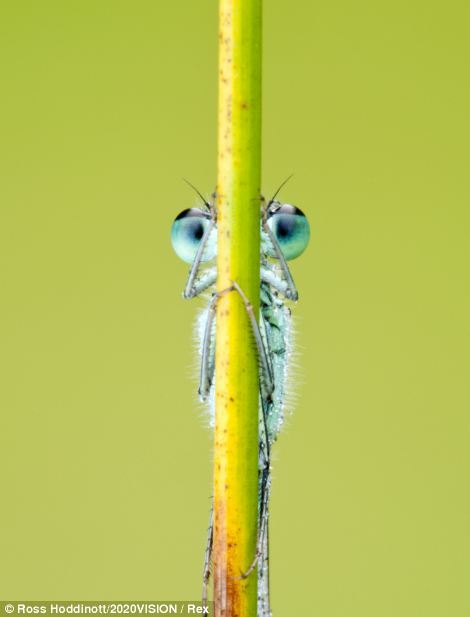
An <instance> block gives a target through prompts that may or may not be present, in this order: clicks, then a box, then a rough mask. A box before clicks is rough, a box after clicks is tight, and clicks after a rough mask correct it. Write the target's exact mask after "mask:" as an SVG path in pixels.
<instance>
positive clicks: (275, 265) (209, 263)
mask: <svg viewBox="0 0 470 617" xmlns="http://www.w3.org/2000/svg"><path fill="white" fill-rule="evenodd" d="M188 184H189V183H188ZM284 184H285V182H284V183H283V184H282V185H281V186H280V187H279V189H278V190H277V191H276V193H275V194H274V196H273V198H272V199H271V200H270V201H269V202H268V203H266V202H265V201H264V199H263V198H260V224H261V230H260V233H261V255H260V268H261V269H260V279H261V289H260V313H259V317H258V319H256V317H255V316H254V315H253V312H252V311H251V305H250V303H249V300H248V298H246V296H245V294H244V292H243V290H242V289H241V288H240V287H239V285H238V283H237V282H236V281H234V282H233V285H232V287H231V288H230V289H229V290H225V291H235V292H238V293H239V294H240V296H241V297H242V300H243V301H244V303H245V306H246V307H247V310H248V314H249V317H250V321H251V327H252V329H253V334H254V338H255V341H256V345H257V350H258V357H259V364H260V411H259V500H258V540H257V547H256V554H255V555H254V558H253V562H252V564H251V565H250V567H249V568H248V570H247V571H246V572H245V573H244V575H243V576H244V577H246V576H248V575H249V574H250V573H251V572H252V571H253V569H254V568H255V567H256V566H258V617H269V616H270V614H271V612H270V607H269V586H268V504H269V493H270V482H271V479H270V472H271V467H270V452H271V446H272V444H273V443H274V441H275V440H276V438H277V435H278V433H279V431H280V429H281V426H282V424H283V420H284V408H285V381H286V372H287V365H288V359H289V355H290V351H291V318H290V309H289V308H288V307H287V306H286V304H285V300H292V301H296V300H297V299H298V293H297V289H296V287H295V284H294V280H293V278H292V276H291V273H290V271H289V267H288V265H287V261H289V260H291V259H295V258H296V257H298V256H299V255H301V254H302V253H303V252H304V250H305V248H306V247H307V244H308V241H309V237H310V226H309V223H308V221H307V218H306V217H305V215H304V214H303V212H302V211H301V210H299V208H296V207H295V206H292V205H290V204H283V203H281V202H280V201H277V200H276V197H277V195H278V193H279V191H280V189H281V188H282V186H284ZM191 186H192V185H191ZM193 188H194V189H195V187H193ZM195 190H196V192H197V193H198V195H199V197H200V198H201V199H202V202H203V207H202V208H190V209H187V210H184V211H183V212H181V214H179V215H178V216H177V217H176V219H175V221H174V222H173V226H172V229H171V241H172V244H173V248H174V250H175V252H176V254H177V255H178V257H180V258H181V259H182V260H183V261H185V262H187V263H189V264H191V268H190V271H189V276H188V280H187V283H186V287H185V289H184V292H183V296H184V297H185V298H194V297H196V296H198V295H200V294H202V293H203V292H205V291H210V290H212V297H211V299H210V302H209V305H208V307H207V309H206V310H205V312H204V315H203V321H204V323H203V327H202V328H201V333H200V336H201V345H200V349H201V371H200V380H199V396H200V398H201V400H202V401H205V400H207V399H211V397H212V395H213V389H214V388H213V386H214V377H215V345H216V341H215V312H216V311H215V307H216V303H217V300H218V298H219V297H220V294H217V293H216V292H215V291H214V286H215V283H216V280H217V268H216V266H215V264H214V260H215V258H216V255H217V211H216V207H215V197H216V196H215V195H212V200H211V202H208V201H207V200H206V199H205V198H204V197H203V196H202V195H201V193H199V191H198V190H197V189H195ZM250 311H251V312H250ZM209 407H210V415H211V424H212V425H213V422H214V417H213V416H214V411H213V405H210V406H209ZM212 535H213V526H212V513H211V520H210V524H209V530H208V539H207V547H206V552H205V563H204V574H203V599H204V601H205V599H206V595H207V584H208V581H209V576H210V561H211V551H212Z"/></svg>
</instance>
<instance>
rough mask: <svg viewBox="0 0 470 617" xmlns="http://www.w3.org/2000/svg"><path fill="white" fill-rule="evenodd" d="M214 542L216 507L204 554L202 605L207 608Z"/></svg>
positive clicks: (208, 530) (210, 520)
mask: <svg viewBox="0 0 470 617" xmlns="http://www.w3.org/2000/svg"><path fill="white" fill-rule="evenodd" d="M213 542H214V506H213V505H212V506H211V512H210V515H209V527H208V528H207V542H206V550H205V552H204V569H203V572H202V605H203V606H207V587H208V585H209V579H210V577H211V558H212V546H213Z"/></svg>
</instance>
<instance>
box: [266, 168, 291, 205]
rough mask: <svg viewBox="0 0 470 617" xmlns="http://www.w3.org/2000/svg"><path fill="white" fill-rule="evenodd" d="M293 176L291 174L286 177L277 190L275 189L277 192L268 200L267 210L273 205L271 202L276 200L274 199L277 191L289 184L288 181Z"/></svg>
mask: <svg viewBox="0 0 470 617" xmlns="http://www.w3.org/2000/svg"><path fill="white" fill-rule="evenodd" d="M293 175H294V174H291V175H290V176H287V178H286V179H285V180H284V182H281V184H280V186H279V188H278V189H277V191H276V192H275V193H274V195H273V196H272V197H271V199H270V200H269V203H268V208H269V206H270V205H271V204H272V203H273V201H274V200H275V199H276V197H277V195H278V193H279V191H280V190H281V189H282V187H283V186H284V185H285V184H287V183H288V182H289V180H290V179H291V178H292V176H293Z"/></svg>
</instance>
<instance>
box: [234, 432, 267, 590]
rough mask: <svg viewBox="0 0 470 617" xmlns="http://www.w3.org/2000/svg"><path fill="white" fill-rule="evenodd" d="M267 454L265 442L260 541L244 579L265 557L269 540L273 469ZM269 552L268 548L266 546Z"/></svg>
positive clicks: (261, 450) (261, 475) (243, 576)
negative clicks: (267, 533) (270, 493)
mask: <svg viewBox="0 0 470 617" xmlns="http://www.w3.org/2000/svg"><path fill="white" fill-rule="evenodd" d="M267 450H268V451H267V452H266V453H264V452H263V442H261V443H260V457H261V454H263V456H264V457H265V465H264V467H263V468H262V469H260V487H259V491H260V507H259V523H258V540H257V543H256V552H255V556H254V559H253V561H252V562H251V564H250V566H249V568H248V569H247V570H246V571H245V572H244V573H243V574H242V575H241V578H242V579H245V578H248V576H250V574H251V573H252V572H253V570H254V569H255V567H256V565H257V563H258V561H259V558H260V557H261V556H262V555H263V553H264V549H265V543H266V540H267V535H266V531H267V527H268V519H269V511H268V504H269V491H270V486H271V469H270V463H269V449H267ZM266 550H267V546H266Z"/></svg>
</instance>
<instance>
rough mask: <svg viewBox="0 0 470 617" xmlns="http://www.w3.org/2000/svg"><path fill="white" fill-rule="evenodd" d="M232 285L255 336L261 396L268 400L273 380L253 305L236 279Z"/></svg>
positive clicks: (271, 391) (272, 388)
mask: <svg viewBox="0 0 470 617" xmlns="http://www.w3.org/2000/svg"><path fill="white" fill-rule="evenodd" d="M232 286H233V289H234V290H235V291H237V292H238V294H239V295H240V297H241V299H242V300H243V303H244V305H245V309H246V312H247V313H248V317H249V319H250V323H251V328H252V330H253V334H254V337H255V342H256V347H257V349H258V358H259V362H260V367H261V370H262V375H261V379H260V389H261V396H262V398H263V399H264V400H270V399H271V395H272V393H273V391H274V380H273V375H272V369H271V366H270V364H269V361H268V355H267V353H266V347H265V345H264V342H263V337H262V336H261V331H260V328H259V325H258V322H257V321H256V317H255V313H254V311H253V307H252V305H251V303H250V301H249V300H248V298H247V297H246V295H245V293H244V291H243V290H242V288H241V287H240V285H239V284H238V283H237V282H236V281H232Z"/></svg>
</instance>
